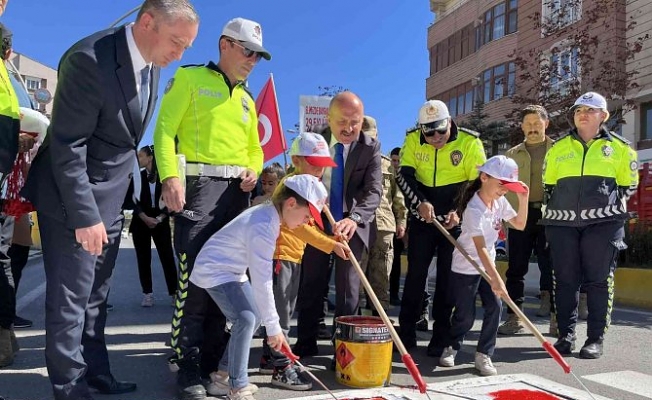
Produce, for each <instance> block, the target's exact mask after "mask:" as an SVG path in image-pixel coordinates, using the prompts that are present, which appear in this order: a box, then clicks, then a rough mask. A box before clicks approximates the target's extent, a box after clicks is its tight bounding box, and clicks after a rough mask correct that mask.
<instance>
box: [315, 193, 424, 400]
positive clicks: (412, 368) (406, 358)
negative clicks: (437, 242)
mask: <svg viewBox="0 0 652 400" xmlns="http://www.w3.org/2000/svg"><path fill="white" fill-rule="evenodd" d="M323 211H324V214H326V218H328V222H330V224H331V226H332V227H335V219H334V218H333V214H331V211H330V209H329V208H328V206H327V205H324V209H323ZM342 242H343V243H344V245H345V246H346V248H347V253H348V256H349V259H350V261H351V264H353V267H354V268H355V270H356V272H357V273H358V276H360V282H361V283H362V286H364V288H365V290H366V291H367V295H368V296H369V298H370V299H371V302H372V303H373V305H374V307H375V308H376V311H377V312H378V315H380V318H381V319H382V320H383V322H384V323H385V325H386V326H387V329H389V333H390V335H391V336H392V340H394V344H395V345H396V348H397V349H398V351H399V353H401V359H402V360H403V363H404V364H405V366H406V367H407V369H408V371H409V372H410V375H412V378H413V379H414V380H415V382H416V383H417V386H418V387H419V391H420V392H421V393H425V391H426V383H425V381H424V380H423V377H422V376H421V373H419V370H418V368H417V366H416V364H415V363H414V361H413V360H412V356H410V354H409V353H408V352H407V350H406V349H405V345H403V342H402V341H401V338H400V337H399V336H398V333H397V332H396V329H395V328H394V325H392V321H391V320H390V319H389V316H387V313H386V312H385V309H384V308H383V306H382V305H381V304H380V300H378V296H376V293H374V290H373V289H372V288H371V284H370V283H369V280H368V279H367V277H366V276H365V274H364V271H363V270H362V267H360V264H359V263H358V260H357V259H356V258H355V255H353V252H352V251H351V248H350V247H349V243H348V241H347V240H346V239H344V238H343V239H342Z"/></svg>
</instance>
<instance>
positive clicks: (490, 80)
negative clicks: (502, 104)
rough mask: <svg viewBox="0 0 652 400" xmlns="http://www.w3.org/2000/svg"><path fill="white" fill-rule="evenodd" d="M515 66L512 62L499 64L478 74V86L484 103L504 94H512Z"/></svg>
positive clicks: (498, 98)
mask: <svg viewBox="0 0 652 400" xmlns="http://www.w3.org/2000/svg"><path fill="white" fill-rule="evenodd" d="M515 75H516V66H515V65H514V63H513V62H510V63H505V64H499V65H496V66H495V67H493V68H489V69H487V70H485V71H484V72H483V73H482V75H480V78H481V82H480V85H479V86H480V88H481V90H482V96H481V97H480V98H481V99H482V101H483V102H484V103H488V102H490V101H492V100H500V99H502V98H503V97H505V96H512V95H513V94H514V91H515V85H514V83H515V78H516V77H515Z"/></svg>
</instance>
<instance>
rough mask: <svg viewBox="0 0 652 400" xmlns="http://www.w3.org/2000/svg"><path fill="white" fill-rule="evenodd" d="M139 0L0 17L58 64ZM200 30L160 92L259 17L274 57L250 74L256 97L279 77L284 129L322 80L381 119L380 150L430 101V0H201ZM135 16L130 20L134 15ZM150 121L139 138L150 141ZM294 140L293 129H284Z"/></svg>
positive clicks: (21, 8)
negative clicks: (240, 25)
mask: <svg viewBox="0 0 652 400" xmlns="http://www.w3.org/2000/svg"><path fill="white" fill-rule="evenodd" d="M140 3H141V2H140V1H138V0H109V1H95V0H94V1H88V0H56V1H36V2H34V1H26V0H11V1H9V4H8V6H7V11H6V12H5V14H4V15H3V16H2V22H3V23H4V24H6V25H7V26H8V27H9V28H10V29H11V30H12V31H13V32H14V48H15V50H16V51H18V52H20V53H24V54H26V55H27V56H29V57H31V58H34V59H36V60H38V61H40V62H42V63H44V64H46V65H49V66H52V67H55V68H56V66H57V63H58V62H59V58H60V57H61V55H62V54H63V52H64V51H65V50H66V49H67V48H68V47H69V46H70V45H72V44H73V43H74V42H75V41H77V40H78V39H80V38H82V37H84V36H86V35H88V34H90V33H92V32H94V31H97V30H101V29H104V28H106V27H108V26H109V25H110V24H111V23H113V22H114V21H115V20H116V19H118V18H119V17H120V16H122V15H123V14H125V13H126V12H127V11H129V10H131V9H132V8H134V7H136V6H138V5H139V4H140ZM193 4H194V5H195V7H196V9H197V11H198V12H199V15H200V18H201V24H200V27H199V34H198V36H197V39H196V40H195V43H194V45H193V47H192V48H191V49H189V50H188V51H187V52H186V53H185V54H184V57H183V59H182V61H181V62H179V63H175V64H172V65H170V66H169V67H167V68H165V69H163V71H162V75H161V84H160V92H161V94H162V91H163V88H164V87H165V83H166V82H167V80H168V79H169V78H170V77H171V76H172V75H173V74H174V71H175V70H176V68H178V67H179V66H180V65H183V64H197V63H205V62H207V61H208V60H214V61H217V59H218V53H217V38H218V37H219V35H220V33H221V30H222V27H223V26H224V24H225V23H226V22H227V21H228V20H229V19H231V18H234V17H238V16H239V17H244V18H248V19H253V20H255V21H257V22H259V23H260V24H261V26H262V28H263V41H264V46H265V47H266V48H267V49H268V50H269V51H270V52H271V53H272V60H271V61H264V60H262V61H261V62H260V63H259V64H258V66H257V67H256V69H254V71H253V73H252V74H251V75H250V78H249V88H250V90H251V92H252V93H253V94H254V96H257V95H258V93H259V92H260V89H261V88H262V87H263V85H264V84H265V81H266V80H267V78H268V77H269V74H270V73H273V74H274V81H275V83H276V91H277V95H278V101H279V108H280V112H281V122H282V123H283V128H284V130H287V129H291V128H293V126H294V124H295V123H296V122H297V121H298V119H299V96H300V95H315V94H317V92H318V86H331V85H335V86H342V87H345V88H348V89H350V90H352V91H354V92H356V93H357V94H358V95H359V96H360V97H361V98H362V100H363V102H364V104H365V112H366V113H367V114H369V115H372V116H374V117H375V118H376V119H377V121H378V129H379V138H380V140H381V142H382V149H383V152H385V153H387V152H389V151H390V150H391V149H392V148H393V147H396V146H400V145H401V144H402V142H403V137H404V134H405V129H406V128H408V127H410V126H412V125H413V124H414V122H415V120H416V116H417V113H418V109H419V107H420V106H421V104H423V102H424V101H425V79H426V78H427V77H428V73H429V66H428V51H427V48H426V35H427V28H428V25H429V24H430V23H431V22H432V19H433V14H432V13H431V12H430V10H429V4H428V1H426V0H418V1H397V0H374V1H362V0H330V1H319V2H317V1H298V0H284V1H263V0H258V1H237V0H195V1H194V2H193ZM134 18H135V17H134V16H132V17H131V18H130V19H128V20H127V21H131V20H133V19H134ZM153 125H154V124H153V123H151V124H150V127H149V129H148V132H147V134H146V136H145V138H144V139H143V143H142V144H148V143H151V141H152V130H153ZM286 138H288V139H290V138H291V135H290V134H286Z"/></svg>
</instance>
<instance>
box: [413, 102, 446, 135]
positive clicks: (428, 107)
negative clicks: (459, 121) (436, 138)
mask: <svg viewBox="0 0 652 400" xmlns="http://www.w3.org/2000/svg"><path fill="white" fill-rule="evenodd" d="M450 117H451V115H450V113H449V112H448V107H446V104H444V102H443V101H441V100H428V101H426V102H425V103H424V104H423V105H422V106H421V109H419V119H418V120H417V122H418V123H419V125H425V126H427V128H428V130H435V131H443V130H445V129H446V128H448V120H449V118H450Z"/></svg>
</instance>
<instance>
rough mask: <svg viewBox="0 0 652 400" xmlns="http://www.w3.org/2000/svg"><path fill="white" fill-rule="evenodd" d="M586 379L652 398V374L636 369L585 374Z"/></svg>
mask: <svg viewBox="0 0 652 400" xmlns="http://www.w3.org/2000/svg"><path fill="white" fill-rule="evenodd" d="M582 378H584V379H588V380H590V381H593V382H597V383H600V384H602V385H605V386H610V387H613V388H616V389H619V390H623V391H625V392H630V393H634V394H637V395H639V396H642V397H647V398H648V399H649V398H652V376H650V375H646V374H643V373H641V372H635V371H618V372H607V373H604V374H595V375H584V376H582Z"/></svg>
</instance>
